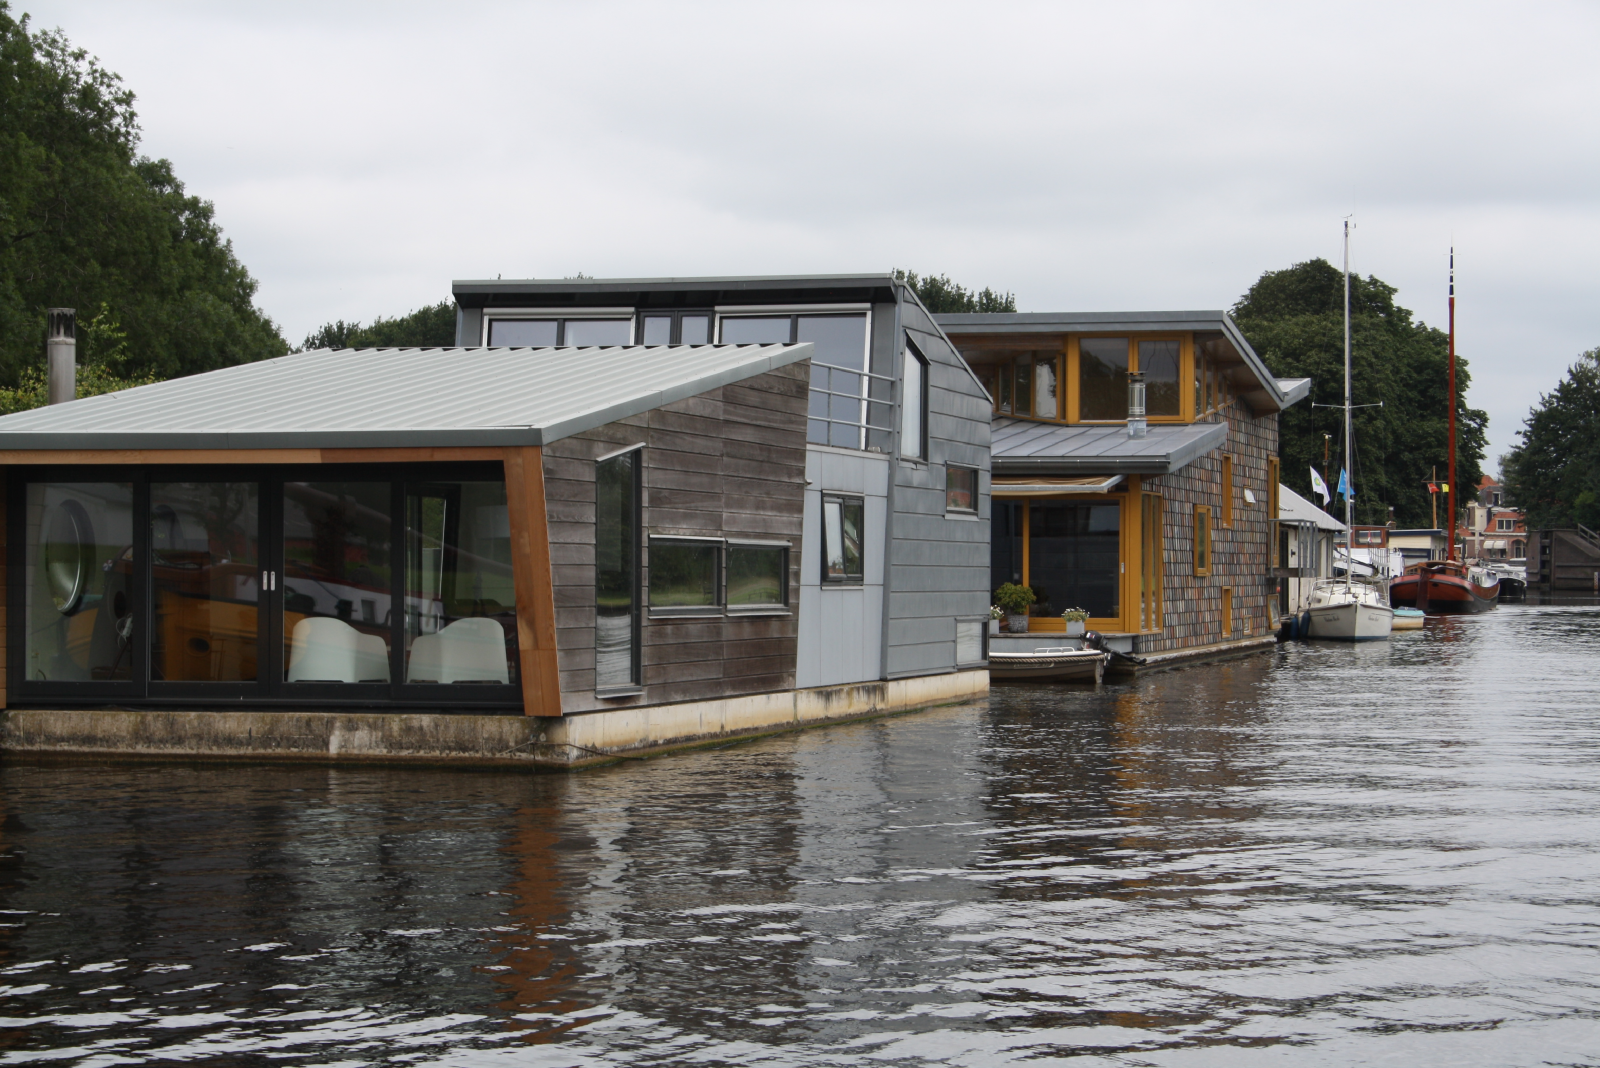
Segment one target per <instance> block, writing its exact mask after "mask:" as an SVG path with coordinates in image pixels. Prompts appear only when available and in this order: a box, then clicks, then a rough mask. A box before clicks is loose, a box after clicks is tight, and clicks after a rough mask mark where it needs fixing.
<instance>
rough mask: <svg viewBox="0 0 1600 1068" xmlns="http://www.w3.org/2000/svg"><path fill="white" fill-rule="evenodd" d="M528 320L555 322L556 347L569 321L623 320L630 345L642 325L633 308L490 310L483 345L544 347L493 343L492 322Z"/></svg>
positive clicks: (564, 339) (561, 344)
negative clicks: (506, 312) (596, 311)
mask: <svg viewBox="0 0 1600 1068" xmlns="http://www.w3.org/2000/svg"><path fill="white" fill-rule="evenodd" d="M530 322H541V323H551V322H553V323H555V324H556V343H555V347H557V348H561V347H564V346H566V344H567V323H569V322H602V323H623V322H625V323H627V324H628V342H627V343H628V344H630V345H631V344H637V342H636V341H635V340H634V339H635V338H637V337H638V336H639V332H640V329H641V326H642V324H641V323H640V322H639V316H638V313H637V312H635V311H633V310H629V311H628V312H626V313H624V312H617V313H614V314H613V313H610V312H607V313H605V314H602V315H570V314H569V315H562V314H560V313H559V312H558V313H555V314H550V315H546V314H543V313H541V312H537V311H529V312H521V311H519V312H515V313H513V314H510V315H496V314H494V313H493V312H490V313H489V314H487V315H485V316H484V317H483V336H484V345H485V346H487V347H490V348H544V347H545V346H542V345H495V343H494V324H495V323H530ZM673 327H674V329H676V327H677V323H674V324H673Z"/></svg>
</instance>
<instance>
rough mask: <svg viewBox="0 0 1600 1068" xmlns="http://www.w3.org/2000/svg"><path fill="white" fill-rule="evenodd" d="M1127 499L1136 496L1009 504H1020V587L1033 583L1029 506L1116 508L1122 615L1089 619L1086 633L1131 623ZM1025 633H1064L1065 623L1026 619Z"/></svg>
mask: <svg viewBox="0 0 1600 1068" xmlns="http://www.w3.org/2000/svg"><path fill="white" fill-rule="evenodd" d="M1131 496H1136V494H1127V493H1122V494H1110V493H1106V494H1100V493H1095V494H1085V495H1083V496H1078V495H1076V494H1074V495H1073V496H1071V497H1036V498H1026V499H1024V500H1021V501H1017V500H1014V499H1013V500H1012V501H1011V502H1010V503H1014V504H1020V505H1022V508H1021V512H1022V521H1021V524H1020V525H1021V529H1022V584H1023V585H1024V586H1031V585H1032V584H1033V568H1032V563H1033V505H1034V503H1035V502H1037V503H1039V504H1048V503H1050V502H1052V501H1067V502H1071V503H1074V504H1115V505H1117V506H1118V513H1117V515H1118V523H1119V525H1120V529H1121V537H1120V538H1119V539H1118V549H1117V572H1118V583H1119V585H1118V590H1119V593H1118V596H1117V602H1118V605H1119V610H1120V612H1121V613H1122V614H1121V615H1117V616H1091V617H1089V619H1088V620H1087V626H1088V629H1090V630H1113V629H1115V630H1121V629H1123V628H1124V627H1125V626H1128V625H1129V624H1130V623H1131V622H1133V621H1132V620H1129V619H1128V616H1129V615H1130V612H1129V609H1128V584H1127V578H1128V572H1129V571H1130V570H1131V569H1130V568H1129V567H1128V564H1127V560H1128V556H1129V554H1130V550H1131V548H1132V544H1133V543H1130V541H1129V540H1128V539H1129V537H1130V534H1131V528H1132V525H1133V524H1132V523H1131V522H1130V516H1132V515H1134V514H1136V513H1133V511H1132V507H1133V506H1132V505H1131V503H1130V497H1131ZM1000 499H1001V500H1004V499H1005V498H1004V497H1001V498H1000ZM1028 630H1029V631H1030V632H1040V633H1051V632H1054V631H1065V630H1066V621H1065V620H1063V619H1061V617H1059V616H1030V617H1028Z"/></svg>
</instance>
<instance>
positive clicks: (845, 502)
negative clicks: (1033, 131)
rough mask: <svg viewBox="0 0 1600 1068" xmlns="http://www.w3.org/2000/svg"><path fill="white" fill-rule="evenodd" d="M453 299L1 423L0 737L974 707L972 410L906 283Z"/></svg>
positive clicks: (702, 722) (433, 729)
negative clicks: (401, 319)
mask: <svg viewBox="0 0 1600 1068" xmlns="http://www.w3.org/2000/svg"><path fill="white" fill-rule="evenodd" d="M455 294H456V299H457V302H458V305H459V313H458V320H459V333H458V342H459V344H458V346H457V347H453V348H435V349H363V350H336V351H329V350H321V351H315V352H306V353H299V354H295V355H291V356H286V357H282V358H280V359H275V360H268V361H264V362H261V363H256V364H249V365H244V366H239V367H230V368H226V369H223V370H219V371H214V372H210V373H207V374H201V375H196V376H193V377H190V378H184V379H178V380H174V381H170V382H163V383H158V384H156V385H151V386H145V387H141V388H138V389H133V390H128V391H125V392H122V393H117V394H111V395H107V396H101V397H93V398H87V399H83V400H77V401H73V402H70V403H65V404H59V405H55V406H51V407H48V408H44V409H39V410H36V411H30V412H23V413H19V414H16V415H12V416H8V417H6V418H4V419H0V473H3V476H4V480H5V497H4V500H5V508H6V523H5V525H4V531H5V547H4V551H5V554H6V565H7V566H6V569H5V572H4V575H5V576H6V580H7V581H6V590H5V599H4V605H5V616H4V622H5V632H6V639H7V661H6V671H5V674H4V677H3V680H0V681H3V691H0V692H3V696H4V701H5V704H6V706H7V707H8V708H9V709H10V711H9V712H8V714H7V716H6V719H5V725H4V730H3V738H0V742H3V744H4V745H5V746H7V747H9V748H11V749H32V750H76V751H117V752H142V753H153V754H182V755H206V754H215V755H225V756H226V755H261V754H263V753H270V754H272V755H278V756H306V757H319V758H326V757H328V756H329V755H339V756H347V757H369V758H376V759H427V760H469V761H474V762H495V761H500V762H510V763H515V762H526V761H544V762H551V763H557V764H571V763H575V762H581V761H583V760H587V759H595V758H599V757H603V756H608V755H613V754H618V753H624V752H638V751H642V750H648V749H651V748H654V747H660V746H664V745H672V744H682V743H687V742H697V741H704V740H709V739H715V738H722V737H728V736H733V735H739V734H749V733H752V732H760V731H767V730H775V729H787V728H792V727H794V726H797V725H803V724H805V723H807V722H814V721H821V720H826V719H834V718H840V717H844V716H853V715H861V714H870V713H877V712H883V711H889V710H892V709H899V708H912V707H918V706H923V705H929V704H935V703H940V702H948V701H954V700H960V699H965V698H967V697H970V696H972V695H975V694H981V693H982V692H983V691H984V690H985V689H986V687H987V673H986V671H985V670H984V661H985V656H986V650H985V646H984V641H985V632H986V620H987V609H988V603H989V600H988V575H987V570H986V568H985V566H984V564H985V562H986V555H987V546H988V542H989V534H988V528H989V524H988V520H987V510H988V490H989V427H990V424H989V401H988V398H987V396H986V395H985V393H984V391H983V389H982V387H981V385H980V384H979V383H978V381H977V379H976V378H975V377H974V375H973V373H972V371H971V370H970V369H969V367H968V366H967V364H966V363H965V362H964V361H963V360H962V359H961V358H960V356H959V354H958V353H957V352H956V351H955V350H954V348H953V347H952V346H951V345H950V344H949V342H948V341H947V340H946V339H945V338H944V336H943V334H942V333H941V332H940V330H939V328H938V327H937V326H936V325H935V324H934V323H933V322H932V320H931V319H930V318H929V316H928V315H927V313H926V312H925V311H924V310H923V309H922V307H921V306H920V304H918V302H917V300H916V298H915V296H914V295H912V294H911V293H910V291H909V290H908V289H907V288H906V287H905V286H904V285H902V284H900V283H899V282H897V281H896V280H895V279H893V278H892V277H890V276H887V275H867V276H838V277H835V276H829V277H800V278H721V279H690V280H681V279H680V280H642V281H641V280H627V281H607V280H588V279H584V280H577V281H563V282H539V281H524V282H502V281H493V282H459V283H457V284H456V286H455Z"/></svg>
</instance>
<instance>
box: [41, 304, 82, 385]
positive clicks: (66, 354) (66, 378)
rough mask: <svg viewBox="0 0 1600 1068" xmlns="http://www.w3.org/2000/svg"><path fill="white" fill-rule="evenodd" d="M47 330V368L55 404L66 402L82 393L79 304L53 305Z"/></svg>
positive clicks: (45, 345) (48, 380)
mask: <svg viewBox="0 0 1600 1068" xmlns="http://www.w3.org/2000/svg"><path fill="white" fill-rule="evenodd" d="M48 321H49V326H48V327H47V329H46V330H45V342H44V348H45V354H46V356H47V358H48V365H47V369H46V375H47V379H46V381H47V382H48V383H49V387H50V389H49V397H50V401H49V402H50V403H51V404H63V403H65V402H67V401H69V400H76V399H77V396H78V312H77V309H75V308H51V309H50V311H49V315H48Z"/></svg>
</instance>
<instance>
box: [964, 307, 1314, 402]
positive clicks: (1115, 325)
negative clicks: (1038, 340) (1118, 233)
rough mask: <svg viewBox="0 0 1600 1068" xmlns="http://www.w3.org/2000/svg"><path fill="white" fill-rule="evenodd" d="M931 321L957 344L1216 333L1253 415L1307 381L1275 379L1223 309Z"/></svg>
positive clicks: (1296, 396) (1220, 355)
mask: <svg viewBox="0 0 1600 1068" xmlns="http://www.w3.org/2000/svg"><path fill="white" fill-rule="evenodd" d="M933 318H934V321H935V322H937V323H938V324H939V326H940V327H941V328H942V329H943V330H944V332H945V334H946V335H947V336H948V337H949V338H950V339H951V341H953V342H955V343H956V345H958V346H960V345H961V343H962V342H963V341H964V340H967V339H975V338H990V339H994V340H996V341H1001V340H1008V339H1011V338H1015V339H1017V340H1019V341H1021V340H1024V339H1026V338H1027V337H1029V336H1037V335H1045V334H1121V333H1127V334H1139V333H1161V332H1164V331H1174V332H1177V331H1183V332H1193V333H1196V334H1220V335H1221V338H1220V340H1225V341H1226V345H1223V346H1217V347H1216V351H1214V352H1213V353H1212V356H1213V358H1214V359H1216V360H1217V361H1218V363H1219V365H1220V366H1221V367H1222V369H1223V373H1224V374H1225V375H1227V376H1228V379H1229V382H1230V383H1231V384H1232V386H1233V388H1234V390H1235V391H1236V392H1237V393H1238V394H1239V395H1240V396H1241V397H1242V398H1243V399H1244V401H1245V403H1246V404H1248V405H1250V407H1251V409H1252V410H1254V411H1256V412H1281V411H1283V409H1285V408H1287V407H1289V406H1290V405H1291V404H1294V403H1296V402H1297V401H1300V400H1303V399H1305V397H1306V396H1307V395H1308V394H1309V393H1310V390H1311V380H1310V379H1278V378H1276V377H1274V376H1273V374H1272V372H1271V371H1269V370H1267V365H1266V364H1265V363H1264V362H1263V361H1262V359H1261V357H1260V356H1258V355H1256V351H1255V350H1254V349H1252V348H1251V347H1250V342H1248V341H1246V340H1245V338H1244V334H1243V333H1242V332H1240V330H1239V326H1238V324H1237V323H1235V322H1234V321H1233V319H1232V317H1231V316H1229V315H1228V313H1227V312H1223V311H1170V312H992V313H976V312H973V313H961V314H950V315H936V316H934V317H933Z"/></svg>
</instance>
